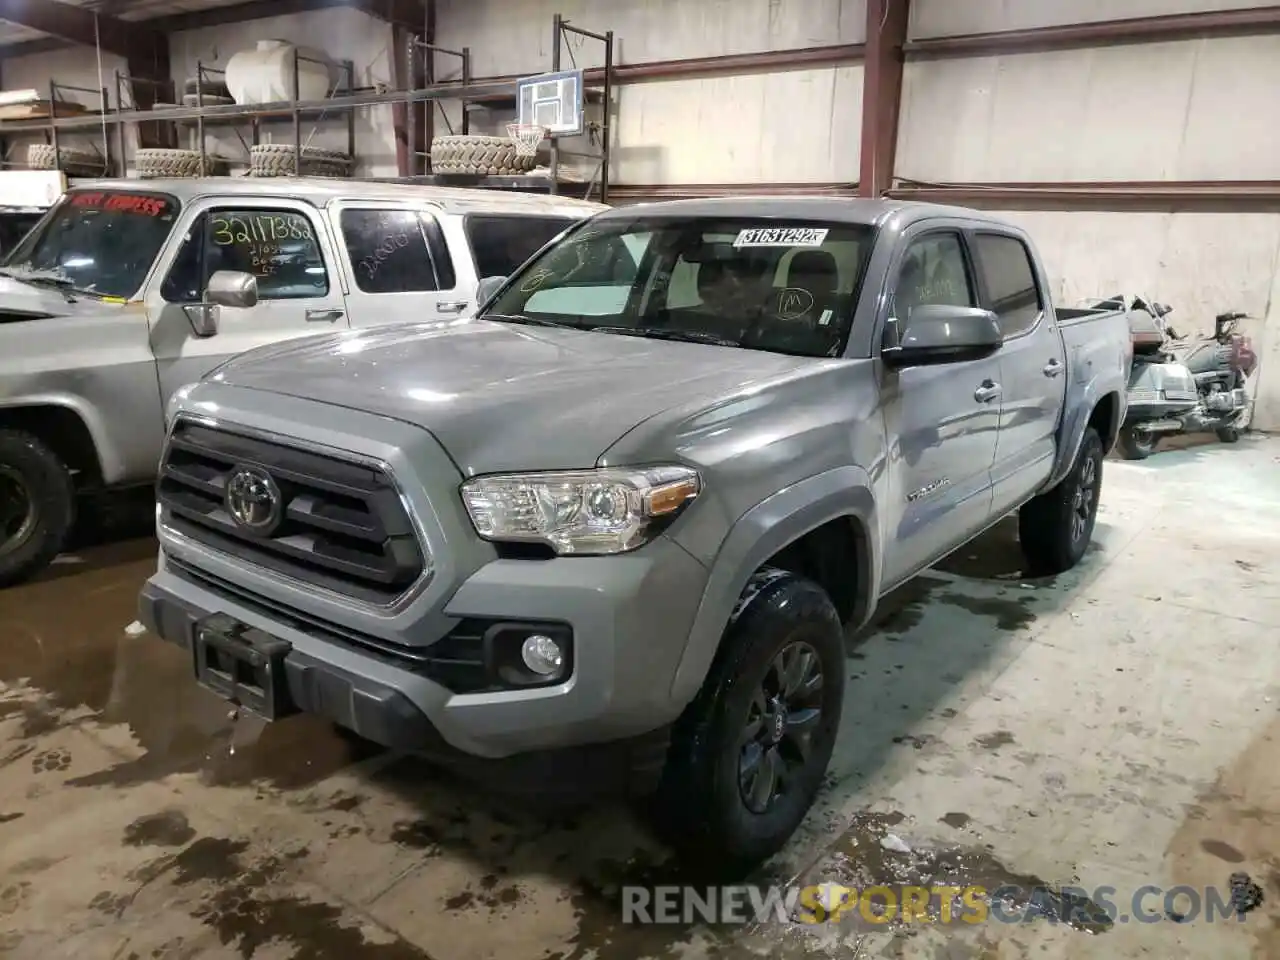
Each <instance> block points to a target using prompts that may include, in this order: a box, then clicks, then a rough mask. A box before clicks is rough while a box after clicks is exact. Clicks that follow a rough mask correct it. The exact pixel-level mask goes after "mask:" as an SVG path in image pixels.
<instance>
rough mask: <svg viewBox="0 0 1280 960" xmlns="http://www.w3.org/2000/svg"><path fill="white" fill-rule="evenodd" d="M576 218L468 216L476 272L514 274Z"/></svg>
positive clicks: (467, 228)
mask: <svg viewBox="0 0 1280 960" xmlns="http://www.w3.org/2000/svg"><path fill="white" fill-rule="evenodd" d="M577 222H578V221H576V220H573V219H571V218H568V217H528V216H518V215H510V216H499V215H495V214H472V215H470V216H468V217H467V218H466V221H465V225H464V229H465V231H466V234H467V242H468V243H470V244H471V252H472V254H473V255H474V256H475V258H476V276H478V277H480V278H481V279H483V278H485V277H509V276H511V274H513V273H515V272H516V267H518V266H520V264H522V263H524V262H525V261H526V260H528V259H529V258H530V257H532V256H533V255H534V254H535V253H537V252H538V251H539V250H541V249H542V247H543V246H544V245H546V244H547V243H549V242H550V241H551V240H553V239H554V238H555V237H557V236H559V235H560V234H561V233H562V232H563V231H565V230H567V229H568V228H569V227H571V226H573V225H574V224H575V223H577Z"/></svg>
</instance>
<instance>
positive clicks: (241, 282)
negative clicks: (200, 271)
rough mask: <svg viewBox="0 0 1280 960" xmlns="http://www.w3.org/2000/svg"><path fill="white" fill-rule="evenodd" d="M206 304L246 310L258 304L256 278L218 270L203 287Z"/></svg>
mask: <svg viewBox="0 0 1280 960" xmlns="http://www.w3.org/2000/svg"><path fill="white" fill-rule="evenodd" d="M204 299H205V302H206V303H213V304H217V305H219V306H222V307H237V308H240V309H248V308H249V307H254V306H257V304H258V278H257V277H255V276H254V275H253V274H251V273H241V272H240V271H239V270H219V271H217V272H216V273H214V275H213V276H211V277H210V278H209V285H208V286H207V287H205V291H204Z"/></svg>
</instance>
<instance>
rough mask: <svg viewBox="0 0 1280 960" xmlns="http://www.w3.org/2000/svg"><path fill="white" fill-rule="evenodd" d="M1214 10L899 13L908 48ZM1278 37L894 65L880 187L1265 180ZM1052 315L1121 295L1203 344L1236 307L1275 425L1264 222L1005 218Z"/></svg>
mask: <svg viewBox="0 0 1280 960" xmlns="http://www.w3.org/2000/svg"><path fill="white" fill-rule="evenodd" d="M1246 6H1248V4H1242V3H1238V2H1236V3H1232V2H1229V0H1108V2H1106V3H1101V2H1080V0H1077V2H1073V3H1071V4H1064V3H1060V2H1057V0H1018V2H1010V0H1004V2H1002V0H966V2H964V3H956V2H954V0H914V2H913V8H912V17H911V21H910V26H909V32H908V38H909V39H920V38H925V37H939V36H955V35H963V34H972V33H982V32H987V31H994V30H1014V29H1025V28H1034V27H1042V26H1049V25H1054V24H1062V23H1070V22H1085V21H1090V20H1094V21H1097V20H1110V19H1120V18H1125V17H1140V16H1157V15H1164V14H1174V13H1187V12H1196V11H1203V10H1221V9H1238V8H1242V7H1246ZM1277 90H1280V37H1277V36H1270V37H1235V38H1221V39H1205V40H1194V41H1185V42H1174V43H1150V44H1140V45H1117V46H1109V47H1100V48H1096V49H1089V50H1067V51H1059V52H1049V53H1026V54H1014V55H1007V56H994V57H972V58H969V57H966V58H958V59H946V60H936V61H935V60H920V61H909V62H908V63H907V64H906V67H905V71H904V77H903V102H902V114H901V119H900V122H899V136H898V150H897V158H896V163H895V174H896V175H897V176H898V177H901V178H906V179H911V180H919V181H928V182H940V183H947V182H992V183H998V182H1006V183H1007V182H1067V181H1075V182H1080V181H1175V180H1280V124H1277V123H1275V122H1274V120H1275V117H1276V107H1275V101H1276V91H1277ZM1007 216H1009V217H1010V219H1013V220H1016V221H1019V222H1021V223H1022V224H1023V225H1025V226H1026V227H1027V228H1028V230H1030V231H1031V232H1032V234H1033V235H1034V236H1035V238H1036V240H1037V242H1038V244H1039V246H1040V248H1041V250H1042V252H1043V254H1044V256H1045V258H1046V260H1047V261H1048V264H1049V269H1050V271H1051V273H1052V274H1053V277H1054V283H1055V286H1056V287H1057V289H1056V291H1055V292H1056V294H1057V296H1058V297H1059V298H1060V299H1063V300H1065V301H1067V302H1071V301H1074V300H1076V299H1078V298H1083V297H1090V296H1097V295H1106V294H1110V293H1114V292H1120V291H1137V292H1144V293H1147V294H1148V295H1150V296H1152V297H1155V298H1156V299H1158V300H1163V301H1165V302H1167V303H1169V304H1171V305H1172V306H1173V307H1174V309H1175V313H1174V314H1173V319H1175V320H1176V321H1177V323H1175V326H1178V327H1180V328H1185V329H1198V330H1201V331H1208V330H1211V329H1212V325H1213V316H1214V314H1216V313H1219V312H1222V311H1226V310H1237V309H1238V310H1244V311H1247V312H1248V313H1249V314H1250V315H1251V316H1253V317H1256V318H1258V319H1256V320H1254V321H1252V322H1251V323H1249V324H1248V330H1249V332H1250V333H1252V334H1253V336H1254V337H1255V346H1257V347H1259V348H1260V349H1259V353H1260V355H1261V356H1262V358H1263V360H1262V365H1261V371H1260V374H1259V377H1258V380H1257V382H1256V383H1255V384H1254V389H1255V390H1256V391H1257V392H1256V397H1257V406H1256V409H1255V424H1256V425H1257V426H1258V427H1260V428H1262V429H1277V428H1280V333H1278V332H1277V331H1280V298H1278V297H1277V296H1276V293H1277V292H1280V214H1276V213H1270V212H1265V213H1264V212H1260V213H1191V212H1187V213H1121V212H1085V211H1080V212H1075V211H1072V212H1064V211H1039V212H1026V211H1021V212H1019V211H1009V212H1007Z"/></svg>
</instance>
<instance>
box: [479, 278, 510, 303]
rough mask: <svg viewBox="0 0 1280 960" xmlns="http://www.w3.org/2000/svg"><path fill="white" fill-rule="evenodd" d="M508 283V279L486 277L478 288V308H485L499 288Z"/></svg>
mask: <svg viewBox="0 0 1280 960" xmlns="http://www.w3.org/2000/svg"><path fill="white" fill-rule="evenodd" d="M506 282H507V278H506V277H485V278H484V279H483V280H481V281H480V283H479V285H478V286H477V287H476V306H477V307H483V306H484V305H485V304H486V303H488V302H489V301H490V300H491V299H493V295H494V294H495V293H497V292H498V288H499V287H501V286H502V285H503V284H504V283H506Z"/></svg>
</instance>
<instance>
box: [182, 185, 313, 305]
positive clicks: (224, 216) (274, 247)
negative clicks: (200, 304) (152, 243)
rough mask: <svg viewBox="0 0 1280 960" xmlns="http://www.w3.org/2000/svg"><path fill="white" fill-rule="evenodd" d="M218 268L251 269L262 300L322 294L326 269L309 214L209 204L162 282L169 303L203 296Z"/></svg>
mask: <svg viewBox="0 0 1280 960" xmlns="http://www.w3.org/2000/svg"><path fill="white" fill-rule="evenodd" d="M219 270H234V271H236V272H239V273H249V274H252V275H253V276H255V277H256V278H257V280H258V298H259V299H260V300H290V299H298V298H307V297H323V296H325V295H326V294H328V292H329V273H328V271H327V270H326V269H325V264H324V256H323V255H322V254H321V252H320V244H319V242H318V241H317V239H316V235H315V230H314V227H313V226H312V223H311V219H310V218H309V217H307V216H306V215H305V214H302V213H299V212H298V211H296V210H269V209H253V210H236V209H234V208H228V209H223V210H210V211H208V212H207V213H203V214H201V215H200V217H199V218H198V219H197V220H196V221H195V223H193V224H192V225H191V228H190V229H189V230H188V231H187V235H186V237H184V238H183V242H182V247H181V248H180V249H179V250H178V255H177V257H176V258H175V259H174V262H173V266H172V268H171V269H170V271H169V275H168V277H166V278H165V282H164V284H163V285H162V286H161V295H162V296H163V297H164V298H165V299H166V300H168V301H170V302H171V303H190V302H195V301H198V300H200V299H201V298H202V297H203V293H204V290H205V287H206V286H207V285H208V283H209V278H210V277H211V276H213V275H214V274H215V273H217V272H218V271H219Z"/></svg>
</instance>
